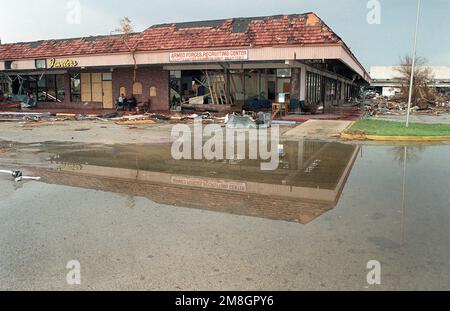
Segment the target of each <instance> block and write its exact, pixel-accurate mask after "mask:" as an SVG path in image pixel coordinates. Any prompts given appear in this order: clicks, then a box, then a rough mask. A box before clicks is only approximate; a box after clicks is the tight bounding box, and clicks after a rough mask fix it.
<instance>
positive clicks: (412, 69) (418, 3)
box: [406, 0, 421, 127]
mask: <svg viewBox="0 0 450 311" xmlns="http://www.w3.org/2000/svg"><path fill="white" fill-rule="evenodd" d="M420 3H421V0H418V1H417V20H416V33H415V35H414V52H413V55H412V64H411V81H410V83H409V97H408V111H407V112H406V127H409V117H410V115H411V101H412V95H413V87H414V72H415V67H416V54H417V35H418V32H419V19H420Z"/></svg>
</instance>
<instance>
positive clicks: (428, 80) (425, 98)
mask: <svg viewBox="0 0 450 311" xmlns="http://www.w3.org/2000/svg"><path fill="white" fill-rule="evenodd" d="M427 64H428V62H427V60H426V59H425V58H422V57H417V58H416V66H415V69H414V84H413V96H412V102H413V104H414V105H417V104H419V103H420V102H421V103H428V102H431V101H432V100H433V99H434V97H435V95H434V93H433V91H432V90H431V89H430V85H431V84H432V82H433V73H432V71H431V68H430V67H428V66H427ZM396 72H397V74H398V77H397V79H399V80H400V82H401V94H402V98H403V99H407V98H408V96H409V87H410V83H411V72H412V58H411V57H410V56H408V55H407V56H405V57H402V58H401V62H400V65H399V66H398V67H396Z"/></svg>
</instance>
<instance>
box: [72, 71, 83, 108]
mask: <svg viewBox="0 0 450 311" xmlns="http://www.w3.org/2000/svg"><path fill="white" fill-rule="evenodd" d="M70 101H71V102H81V79H80V75H79V74H73V75H70Z"/></svg>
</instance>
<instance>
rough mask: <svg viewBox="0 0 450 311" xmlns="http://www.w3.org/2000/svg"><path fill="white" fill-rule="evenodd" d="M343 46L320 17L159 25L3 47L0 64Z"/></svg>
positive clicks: (275, 17)
mask: <svg viewBox="0 0 450 311" xmlns="http://www.w3.org/2000/svg"><path fill="white" fill-rule="evenodd" d="M339 42H342V40H341V38H340V37H339V36H337V35H336V34H335V33H334V32H333V31H332V30H331V29H330V28H329V27H328V26H327V25H326V24H325V23H324V22H323V21H322V20H321V19H320V18H319V17H318V16H317V15H316V14H314V13H305V14H293V15H277V16H265V17H249V18H231V19H223V20H211V21H199V22H186V23H173V24H161V25H154V26H152V27H150V28H148V29H146V30H144V31H143V32H141V33H134V34H131V35H130V36H129V39H128V42H127V43H128V44H124V41H123V38H122V37H121V36H120V35H110V36H96V37H87V38H75V39H63V40H43V41H36V42H22V43H13V44H2V45H0V60H17V59H25V58H31V59H33V58H34V59H37V58H48V57H63V56H76V55H92V54H109V53H124V52H129V49H130V47H131V48H132V49H135V50H136V51H166V50H180V49H186V50H187V49H189V50H191V49H205V48H208V49H220V48H244V47H268V46H286V45H307V44H327V43H339Z"/></svg>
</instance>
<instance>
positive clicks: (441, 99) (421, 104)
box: [365, 94, 450, 116]
mask: <svg viewBox="0 0 450 311" xmlns="http://www.w3.org/2000/svg"><path fill="white" fill-rule="evenodd" d="M365 104H366V105H365V111H366V112H367V114H368V115H369V116H379V115H402V114H405V113H406V111H407V109H408V102H407V100H405V98H404V97H403V96H393V97H383V96H378V97H375V98H372V99H370V100H367V101H365ZM411 111H413V112H417V113H418V114H434V115H439V114H442V113H449V112H450V96H447V95H444V94H433V96H430V98H426V97H425V96H423V97H421V98H420V99H419V100H418V101H417V103H415V104H413V106H412V107H411Z"/></svg>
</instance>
